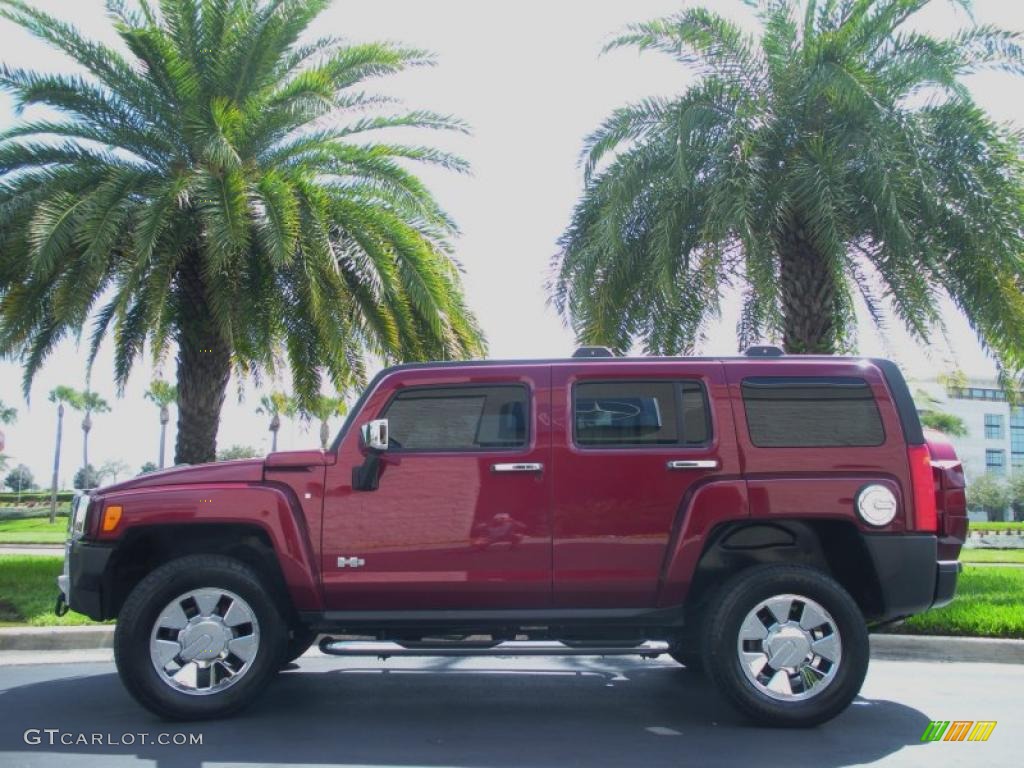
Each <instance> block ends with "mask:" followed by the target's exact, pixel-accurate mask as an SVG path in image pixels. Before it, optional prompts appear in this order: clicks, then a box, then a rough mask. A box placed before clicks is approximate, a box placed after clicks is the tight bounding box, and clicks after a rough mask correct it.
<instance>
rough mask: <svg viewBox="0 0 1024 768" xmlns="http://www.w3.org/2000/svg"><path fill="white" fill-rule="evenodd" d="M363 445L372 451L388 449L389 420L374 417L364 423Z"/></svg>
mask: <svg viewBox="0 0 1024 768" xmlns="http://www.w3.org/2000/svg"><path fill="white" fill-rule="evenodd" d="M362 434H363V445H365V446H366V447H367V448H369V449H370V450H372V451H386V450H387V449H388V420H387V419H374V420H373V421H371V422H369V423H367V424H363V429H362Z"/></svg>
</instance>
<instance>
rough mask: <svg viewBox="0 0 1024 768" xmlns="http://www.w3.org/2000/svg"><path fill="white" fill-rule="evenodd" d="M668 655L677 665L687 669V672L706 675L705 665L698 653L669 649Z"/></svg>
mask: <svg viewBox="0 0 1024 768" xmlns="http://www.w3.org/2000/svg"><path fill="white" fill-rule="evenodd" d="M668 655H669V656H671V657H672V660H673V661H675V662H676V663H677V664H682V665H683V666H684V667H686V669H687V671H689V672H693V673H694V674H697V675H700V674H703V673H704V664H703V662H702V661H701V658H700V654H699V653H697V652H696V651H684V650H682V649H676V648H672V647H669V649H668Z"/></svg>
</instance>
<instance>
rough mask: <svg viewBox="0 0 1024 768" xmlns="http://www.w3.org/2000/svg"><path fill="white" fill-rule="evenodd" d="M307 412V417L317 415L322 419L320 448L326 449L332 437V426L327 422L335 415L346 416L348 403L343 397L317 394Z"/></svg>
mask: <svg viewBox="0 0 1024 768" xmlns="http://www.w3.org/2000/svg"><path fill="white" fill-rule="evenodd" d="M305 413H306V415H307V417H309V416H315V417H316V418H317V419H319V420H320V448H321V449H322V450H324V451H326V450H327V443H328V442H329V441H330V439H331V431H330V426H329V425H328V423H327V422H328V421H329V420H330V419H331V418H332V417H334V416H344V415H345V414H346V413H348V404H347V403H346V402H345V398H343V397H331V396H329V395H317V397H316V398H315V399H314V401H313V407H312V408H310V409H308V410H307V411H306V412H305Z"/></svg>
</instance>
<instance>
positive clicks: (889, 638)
mask: <svg viewBox="0 0 1024 768" xmlns="http://www.w3.org/2000/svg"><path fill="white" fill-rule="evenodd" d="M113 647H114V627H113V625H111V624H107V625H103V626H96V627H13V628H5V629H0V651H81V650H94V649H105V648H113ZM871 658H873V659H884V660H896V661H946V662H983V663H988V664H1024V640H1005V639H1002V638H993V637H934V636H927V635H871Z"/></svg>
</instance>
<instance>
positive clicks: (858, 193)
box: [550, 0, 1024, 372]
mask: <svg viewBox="0 0 1024 768" xmlns="http://www.w3.org/2000/svg"><path fill="white" fill-rule="evenodd" d="M929 2H930V0H829V1H828V2H815V0H806V1H804V0H761V2H760V3H759V4H757V3H752V4H754V5H757V7H758V11H757V16H758V18H759V19H760V22H761V24H760V32H759V34H757V35H748V34H747V33H745V32H743V31H742V30H741V29H740V27H739V26H737V25H736V24H734V23H733V22H732V21H729V20H728V19H726V18H724V17H722V16H721V15H719V14H717V13H715V12H712V11H710V10H707V9H704V8H692V9H687V10H684V11H682V12H680V13H678V14H676V15H674V16H670V17H668V18H663V19H658V20H655V21H650V22H647V23H642V24H635V25H633V26H631V27H629V28H628V30H627V31H626V32H625V34H623V35H622V36H620V37H618V38H617V39H615V40H613V41H612V42H611V43H610V44H609V45H608V48H609V49H616V48H621V47H623V46H627V47H634V48H639V49H640V50H641V51H645V50H648V49H654V50H656V51H660V52H662V53H665V54H668V55H669V56H671V57H673V58H674V59H676V60H677V61H678V62H680V63H681V64H682V65H683V66H684V67H685V68H686V69H688V70H689V71H690V73H692V74H695V75H696V76H697V77H696V79H695V80H694V81H693V84H692V85H690V86H689V87H688V88H687V89H686V90H684V91H683V92H682V94H681V95H679V96H677V97H674V98H664V99H662V98H651V99H648V100H646V101H642V102H640V103H637V104H632V105H628V106H625V107H622V108H621V109H618V110H616V111H615V112H613V113H612V114H611V116H609V117H608V118H607V119H606V120H605V122H604V123H603V124H602V125H601V126H600V127H599V128H598V129H597V130H596V131H595V132H594V133H593V134H591V135H590V136H589V137H588V139H587V141H586V143H585V147H584V151H583V158H584V164H585V179H586V181H585V189H584V192H583V195H582V197H581V199H580V201H579V202H578V203H577V205H576V208H575V211H574V214H573V217H572V221H571V224H570V226H569V227H568V229H567V231H566V232H565V234H564V235H563V238H562V241H561V246H562V248H561V252H560V256H559V257H558V258H557V259H556V264H555V275H554V277H553V280H552V284H551V286H550V289H551V295H552V298H553V301H554V303H555V306H556V307H557V308H558V310H559V311H560V312H561V313H562V315H563V317H565V318H566V319H567V320H568V321H569V322H570V323H571V325H572V327H573V328H574V329H575V331H576V333H577V335H578V336H579V339H580V340H581V341H583V342H586V343H596V344H606V345H609V346H612V347H614V348H616V349H619V350H624V349H627V348H629V347H630V345H631V344H632V343H633V342H635V341H640V342H642V343H643V344H644V345H645V346H646V347H647V349H648V350H649V351H651V352H661V353H667V354H677V353H679V352H682V351H689V350H690V349H691V348H692V347H694V345H695V344H697V343H699V342H700V341H701V340H702V338H703V334H704V332H705V328H706V324H707V322H708V321H709V320H710V319H711V318H714V317H715V316H717V315H718V313H719V309H720V296H721V293H722V290H723V289H724V288H726V287H727V286H738V287H739V288H740V289H741V291H742V295H743V306H742V314H741V320H740V323H739V326H738V329H737V331H738V336H739V341H740V345H741V346H746V345H748V344H750V343H752V342H756V341H757V340H758V339H761V338H766V337H767V338H772V339H778V338H781V340H782V342H783V344H784V346H785V348H786V350H787V351H790V352H821V353H833V352H836V351H844V350H848V349H851V348H852V347H853V344H854V333H855V317H854V305H855V298H854V297H855V295H856V294H859V295H860V296H862V297H863V301H864V302H865V304H866V306H867V308H868V310H869V311H870V314H871V316H872V317H873V318H874V320H875V321H876V322H881V321H882V320H884V319H885V317H886V316H887V315H889V314H895V315H896V317H897V318H898V319H899V320H900V321H901V322H903V323H904V324H905V325H906V327H907V328H908V329H909V330H910V332H911V333H912V334H913V335H914V336H915V337H916V338H917V339H919V340H921V341H927V340H928V339H929V337H930V335H931V334H932V333H933V332H934V331H935V329H936V328H940V329H941V327H942V322H941V318H940V317H939V312H938V309H937V307H938V306H939V305H938V303H937V298H938V297H940V296H941V295H943V294H948V295H949V296H950V297H951V298H952V300H953V301H954V303H955V304H956V305H957V306H958V307H959V308H960V310H962V311H963V313H964V314H965V315H966V317H967V319H968V320H969V321H970V323H971V325H972V326H973V328H974V330H975V331H976V332H977V334H978V336H979V338H981V340H982V342H983V343H984V344H985V345H986V347H987V348H988V349H989V350H990V351H991V352H992V353H993V355H994V356H995V358H996V359H997V362H998V363H999V365H1000V367H1001V369H1002V370H1003V371H1004V372H1005V371H1006V370H1007V369H1010V370H1019V369H1020V368H1021V367H1022V366H1024V301H1022V299H1021V288H1022V287H1024V271H1022V269H1021V261H1020V259H1021V254H1022V252H1024V248H1022V245H1024V243H1022V232H1024V205H1022V203H1024V164H1022V160H1021V155H1020V143H1019V135H1018V134H1017V133H1015V132H1013V131H1011V130H1010V129H1009V128H1007V127H1003V126H999V125H997V124H996V123H994V122H993V120H992V119H991V118H990V117H989V116H988V115H986V113H985V112H984V111H983V110H982V109H981V108H980V107H978V105H977V104H975V102H974V101H973V100H972V98H971V96H970V93H969V92H968V91H967V89H966V87H965V85H964V83H963V76H965V75H967V74H970V73H971V72H975V71H978V70H981V69H987V68H1000V69H1005V70H1010V71H1012V72H1014V73H1020V72H1022V71H1024V57H1022V53H1021V48H1020V43H1019V41H1020V39H1021V35H1020V34H1019V33H1016V32H1006V31H1003V30H1000V29H997V28H995V27H991V26H987V25H981V26H972V27H970V28H968V29H966V30H965V31H962V32H959V33H958V34H956V35H954V36H953V37H951V38H948V39H937V38H935V37H932V36H930V35H927V34H924V33H921V32H917V31H914V30H912V29H910V28H909V26H908V24H907V22H908V21H909V20H910V19H911V18H912V17H913V16H914V14H915V13H916V12H917V11H919V10H920V9H921V8H923V7H924V6H926V5H928V3H929ZM962 4H964V5H969V0H968V1H967V2H964V3H962Z"/></svg>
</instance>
